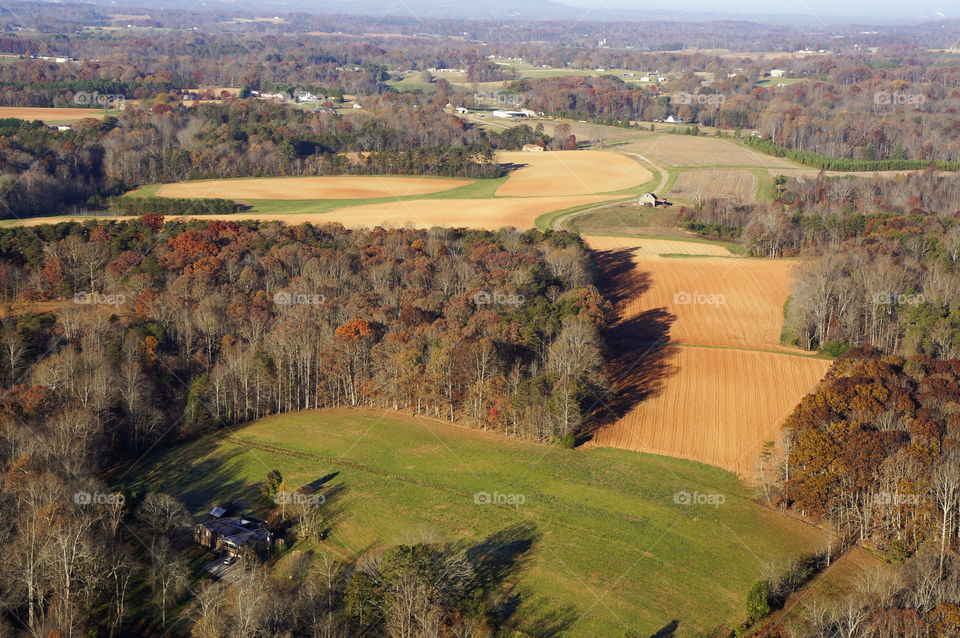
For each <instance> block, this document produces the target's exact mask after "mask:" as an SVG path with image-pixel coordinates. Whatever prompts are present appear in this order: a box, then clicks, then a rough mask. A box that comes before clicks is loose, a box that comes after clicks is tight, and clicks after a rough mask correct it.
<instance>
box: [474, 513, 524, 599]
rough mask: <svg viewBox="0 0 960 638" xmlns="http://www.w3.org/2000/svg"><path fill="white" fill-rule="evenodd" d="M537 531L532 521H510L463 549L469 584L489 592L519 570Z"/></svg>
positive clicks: (521, 569) (522, 566) (522, 568)
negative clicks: (470, 578)
mask: <svg viewBox="0 0 960 638" xmlns="http://www.w3.org/2000/svg"><path fill="white" fill-rule="evenodd" d="M539 538H540V534H539V532H537V528H536V525H534V524H533V523H529V522H528V523H520V524H517V525H511V526H510V527H506V528H504V529H502V530H500V531H497V532H494V533H492V534H490V535H489V536H487V537H486V538H484V539H483V540H481V541H478V542H477V543H475V544H473V545H471V546H470V547H468V548H467V550H466V556H467V560H469V561H470V564H471V565H472V566H473V574H474V575H473V588H475V589H477V590H480V591H485V592H489V591H491V590H493V589H495V588H496V587H498V586H500V585H501V584H503V583H505V582H507V581H509V580H511V579H512V578H513V577H514V576H516V575H517V574H519V573H520V572H521V571H523V570H524V569H525V568H526V566H527V563H528V562H529V560H530V550H532V549H533V546H534V544H536V542H537V541H538V540H539Z"/></svg>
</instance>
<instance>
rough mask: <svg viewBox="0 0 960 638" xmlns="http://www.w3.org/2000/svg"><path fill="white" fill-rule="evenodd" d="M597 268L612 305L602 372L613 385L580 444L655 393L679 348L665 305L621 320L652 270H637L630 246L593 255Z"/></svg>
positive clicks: (672, 371) (643, 290) (672, 366)
mask: <svg viewBox="0 0 960 638" xmlns="http://www.w3.org/2000/svg"><path fill="white" fill-rule="evenodd" d="M594 255H595V260H596V263H597V266H598V268H599V269H600V278H599V281H600V290H601V292H602V293H603V294H604V296H605V297H606V298H607V299H609V300H610V301H611V303H613V306H614V312H615V319H614V322H613V323H612V325H611V326H610V327H609V328H607V330H606V331H605V332H604V335H603V336H604V340H605V342H606V345H607V353H608V356H609V359H608V361H607V366H606V373H607V378H608V379H609V381H610V384H611V387H610V392H609V395H608V397H607V399H606V400H605V401H603V402H598V403H599V404H598V405H597V406H596V407H595V409H594V410H593V414H592V416H591V418H590V421H589V423H588V425H587V427H585V428H584V430H583V431H582V432H581V436H580V440H579V441H578V443H583V442H584V441H586V440H588V439H590V438H592V437H593V436H594V435H595V434H596V433H597V432H598V431H599V430H600V429H601V428H603V427H605V426H607V425H610V424H612V423H614V422H615V421H617V420H619V419H621V418H623V417H624V416H626V415H627V414H629V413H630V411H631V410H633V409H634V408H635V407H636V406H637V405H638V404H639V403H640V402H641V401H644V400H647V399H649V398H651V397H654V396H656V395H657V394H659V393H660V392H661V391H662V389H663V386H664V384H665V382H666V380H667V379H669V378H670V377H671V376H673V375H674V374H676V372H677V366H676V364H675V363H674V362H675V360H676V359H675V358H676V354H677V350H678V348H677V347H676V346H673V345H670V343H669V340H670V326H671V325H672V324H673V322H674V321H675V320H676V317H675V316H674V315H673V314H671V313H670V312H667V310H666V309H665V308H651V309H649V310H646V311H644V312H641V313H639V314H638V315H636V316H634V317H630V318H629V319H624V316H625V315H626V308H627V306H628V304H629V303H630V302H631V301H636V299H637V298H639V297H641V296H642V295H643V294H644V293H646V292H647V291H648V290H649V289H650V286H651V285H652V284H651V278H650V273H648V272H645V271H643V270H640V269H639V268H638V267H637V265H636V263H635V262H634V261H633V251H632V250H612V251H598V252H596V253H594Z"/></svg>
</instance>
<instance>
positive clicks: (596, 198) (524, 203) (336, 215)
mask: <svg viewBox="0 0 960 638" xmlns="http://www.w3.org/2000/svg"><path fill="white" fill-rule="evenodd" d="M610 199H615V197H613V196H602V195H580V196H567V197H519V198H502V197H494V198H491V199H415V200H401V201H396V202H383V203H378V204H366V205H363V206H351V207H349V208H338V209H335V210H332V211H330V212H329V213H326V214H323V215H318V216H317V220H318V221H316V222H314V223H325V222H339V223H341V224H343V225H344V226H348V227H362V226H377V225H381V226H394V227H402V226H405V225H407V224H413V225H414V226H417V227H419V228H429V227H431V226H462V227H465V228H483V229H497V228H502V227H504V226H514V227H515V228H519V229H521V230H526V229H528V228H534V222H535V220H536V219H537V217H539V216H540V215H543V214H544V213H548V212H551V211H555V210H559V209H566V208H571V207H575V206H583V205H586V204H593V203H599V202H604V201H608V200H610ZM234 217H236V216H234ZM259 217H260V218H263V217H264V216H262V215H261V216H259ZM291 217H292V216H291ZM302 217H304V216H303V215H297V216H296V221H294V223H300V220H301V218H302ZM304 221H305V220H304Z"/></svg>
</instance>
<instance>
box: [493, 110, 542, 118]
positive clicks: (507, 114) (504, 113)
mask: <svg viewBox="0 0 960 638" xmlns="http://www.w3.org/2000/svg"><path fill="white" fill-rule="evenodd" d="M492 115H493V117H501V118H504V119H510V118H515V117H533V116H534V115H536V113H534V112H533V111H531V110H530V109H520V110H519V111H503V110H499V109H498V110H496V111H494V112H493V113H492Z"/></svg>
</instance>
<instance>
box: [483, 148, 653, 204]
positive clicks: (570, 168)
mask: <svg viewBox="0 0 960 638" xmlns="http://www.w3.org/2000/svg"><path fill="white" fill-rule="evenodd" d="M497 160H498V161H499V162H500V163H501V164H507V163H509V164H520V165H522V166H521V168H519V169H517V170H515V171H513V172H511V173H510V175H509V176H508V177H507V181H506V182H505V183H504V184H503V185H502V186H500V188H498V189H497V193H496V194H497V195H498V196H501V197H502V196H513V197H535V196H547V195H592V194H596V193H609V192H614V191H620V190H624V189H627V188H633V187H635V186H639V185H641V184H644V183H646V182H648V181H650V179H651V178H652V177H653V174H652V173H651V172H650V171H649V170H647V169H646V168H644V166H643V165H642V164H640V163H639V162H637V161H635V160H633V159H630V158H629V157H627V156H625V155H621V154H619V153H611V152H607V151H556V152H544V153H524V152H523V151H502V152H500V153H497Z"/></svg>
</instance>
